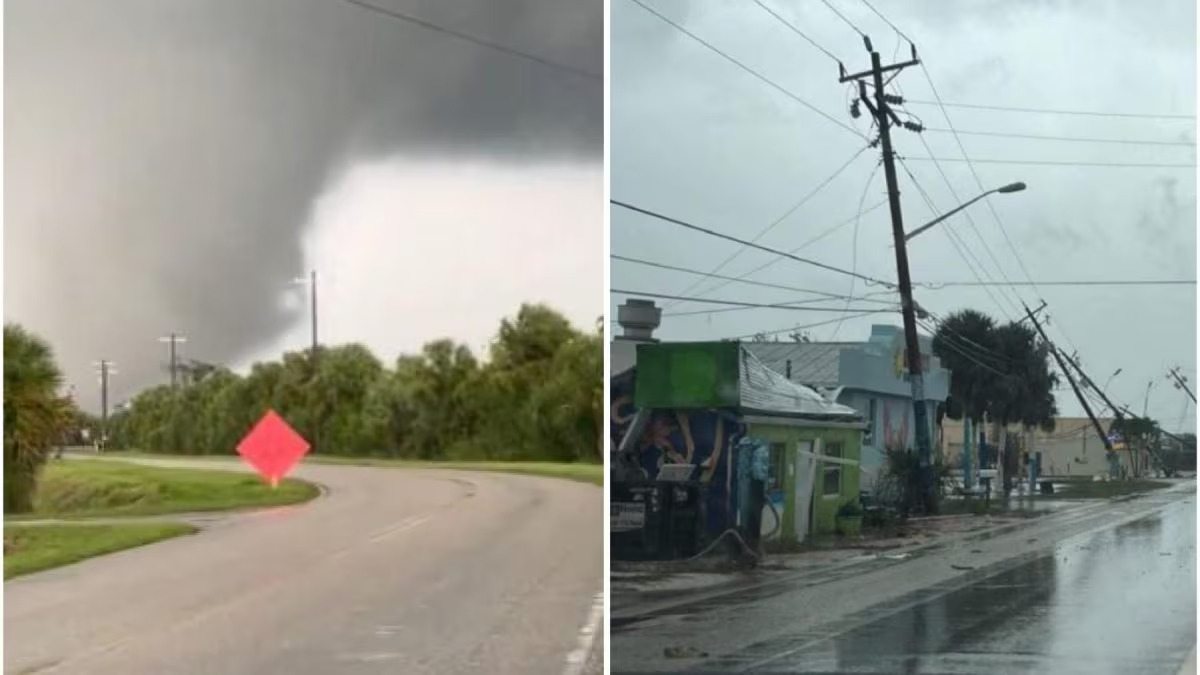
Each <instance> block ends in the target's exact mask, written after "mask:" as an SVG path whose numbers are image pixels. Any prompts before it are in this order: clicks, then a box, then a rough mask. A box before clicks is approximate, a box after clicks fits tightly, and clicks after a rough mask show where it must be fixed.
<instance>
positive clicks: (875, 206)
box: [704, 199, 888, 293]
mask: <svg viewBox="0 0 1200 675" xmlns="http://www.w3.org/2000/svg"><path fill="white" fill-rule="evenodd" d="M887 203H888V200H886V199H883V200H881V201H878V202H876V203H875V204H873V205H871V206H870V207H868V208H867V209H866V210H865V211H863V212H862V215H864V216H865V215H867V214H868V213H871V212H872V211H874V210H875V209H878V208H879V207H881V206H883V205H884V204H887ZM858 217H859V215H858V214H855V215H853V216H850V217H849V218H847V219H846V220H843V221H842V222H840V223H838V224H836V225H833V226H832V227H830V228H829V229H827V230H825V231H823V232H821V233H820V234H817V235H816V236H815V237H812V238H811V239H808V240H807V241H805V242H804V243H802V244H800V245H799V246H797V247H796V248H793V249H789V250H788V253H791V254H795V253H799V252H800V251H802V250H804V249H805V248H808V247H809V246H811V245H813V244H815V243H817V242H818V241H820V240H822V239H824V238H825V237H828V236H829V235H831V234H833V233H834V232H837V231H838V230H840V229H842V228H843V227H845V226H847V225H849V224H851V223H853V222H854V221H855V219H856V218H858ZM781 260H784V258H782V257H776V258H771V259H770V260H768V261H767V262H765V263H763V264H761V265H759V266H758V267H755V268H754V269H752V270H749V271H748V272H745V273H743V274H740V275H738V276H737V277H734V279H733V280H730V281H726V282H724V283H720V284H717V285H716V286H713V287H712V288H709V289H706V290H705V291H704V292H705V293H713V292H715V291H718V290H720V289H722V288H724V287H726V286H728V285H729V284H730V283H732V282H733V281H734V280H738V281H740V280H742V279H745V278H746V277H748V276H750V275H751V274H756V273H758V272H761V271H763V270H765V269H766V268H768V267H772V266H773V265H775V264H776V263H778V262H779V261H781Z"/></svg>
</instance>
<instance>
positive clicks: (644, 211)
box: [609, 0, 895, 288]
mask: <svg viewBox="0 0 1200 675" xmlns="http://www.w3.org/2000/svg"><path fill="white" fill-rule="evenodd" d="M635 1H636V0H635ZM609 203H611V204H615V205H617V206H620V207H621V208H625V209H629V210H630V211H635V212H637V213H641V214H643V215H646V216H650V217H651V218H657V219H658V220H662V221H664V222H668V223H671V224H673V225H679V226H680V227H686V228H688V229H689V230H695V231H696V232H701V233H703V234H707V235H709V236H711V237H716V238H718V239H725V240H727V241H732V242H734V243H738V244H742V245H743V246H749V247H751V248H756V249H758V250H760V251H765V252H767V253H772V254H774V255H777V256H781V257H784V258H788V259H789V260H795V261H796V262H802V263H805V264H807V265H812V266H813V267H819V268H821V269H823V270H828V271H830V272H837V273H838V274H845V275H849V276H852V277H857V278H859V279H862V280H863V281H866V282H867V283H869V284H875V285H879V286H886V287H889V288H891V287H894V286H895V284H892V283H890V282H887V281H883V280H882V279H876V278H874V277H869V276H867V275H865V274H858V273H856V272H851V271H850V270H847V269H842V268H841V267H835V266H833V265H827V264H825V263H823V262H819V261H816V260H811V259H809V258H801V257H800V256H797V255H792V254H791V253H787V252H786V251H780V250H778V249H773V248H770V247H767V246H763V245H761V244H755V243H754V242H751V241H746V240H745V239H738V238H737V237H732V236H730V235H728V234H722V233H720V232H715V231H713V230H709V229H707V228H703V227H700V226H698V225H693V224H691V223H688V222H684V221H682V220H679V219H676V218H671V217H670V216H665V215H663V214H661V213H655V212H654V211H650V210H649V209H643V208H641V207H638V206H634V205H633V204H628V203H625V202H622V201H618V200H616V199H610V200H609Z"/></svg>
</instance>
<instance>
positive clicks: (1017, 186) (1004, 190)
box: [904, 181, 1025, 241]
mask: <svg viewBox="0 0 1200 675" xmlns="http://www.w3.org/2000/svg"><path fill="white" fill-rule="evenodd" d="M1024 189H1025V184H1024V183H1022V182H1019V181H1018V182H1016V183H1009V184H1008V185H1005V186H1003V187H998V188H996V189H994V190H988V191H987V192H985V193H983V194H981V195H979V196H978V197H976V198H974V199H972V200H971V201H969V202H966V203H964V204H961V205H959V207H958V208H956V209H954V210H953V211H949V212H947V213H944V214H942V215H940V216H938V217H937V218H934V219H933V220H931V221H929V222H928V223H925V224H924V225H922V226H920V227H918V228H917V229H915V230H913V231H912V232H909V233H908V234H906V235H904V241H908V240H910V239H912V238H913V237H915V236H917V235H918V234H921V233H922V232H924V231H925V230H928V229H929V228H931V227H933V226H934V225H937V224H938V223H940V222H942V221H943V220H945V219H947V218H949V217H950V216H952V215H954V214H956V213H958V212H959V211H962V210H963V209H965V208H967V207H968V206H970V205H972V204H974V203H975V202H977V201H979V200H980V199H983V198H984V197H987V196H988V195H994V194H1002V195H1006V194H1009V193H1011V192H1020V191H1022V190H1024Z"/></svg>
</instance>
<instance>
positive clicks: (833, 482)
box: [821, 443, 842, 497]
mask: <svg viewBox="0 0 1200 675" xmlns="http://www.w3.org/2000/svg"><path fill="white" fill-rule="evenodd" d="M823 454H825V455H826V456H828V457H837V458H839V459H840V458H841V457H842V444H841V443H826V444H825V451H824V453H823ZM824 467H825V469H824V472H825V474H824V477H823V479H824V480H823V483H822V488H821V494H822V495H824V496H826V497H832V496H835V495H840V494H841V493H842V465H841V464H835V463H833V462H824Z"/></svg>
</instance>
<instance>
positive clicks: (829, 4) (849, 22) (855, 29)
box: [821, 0, 867, 37]
mask: <svg viewBox="0 0 1200 675" xmlns="http://www.w3.org/2000/svg"><path fill="white" fill-rule="evenodd" d="M821 2H823V3H825V6H826V7H828V8H829V9H830V11H832V12H833V13H834V14H837V15H838V18H839V19H841V20H842V21H845V22H846V25H847V26H850V27H851V28H853V29H854V32H855V33H858V34H859V35H861V36H862V37H866V36H867V34H866V33H864V32H862V31H861V30H859V29H858V26H855V25H854V22H853V21H851V20H850V19H847V18H846V15H844V14H842V13H841V12H839V11H838V9H837V7H834V6H833V4H831V3H830V2H829V0H821Z"/></svg>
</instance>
